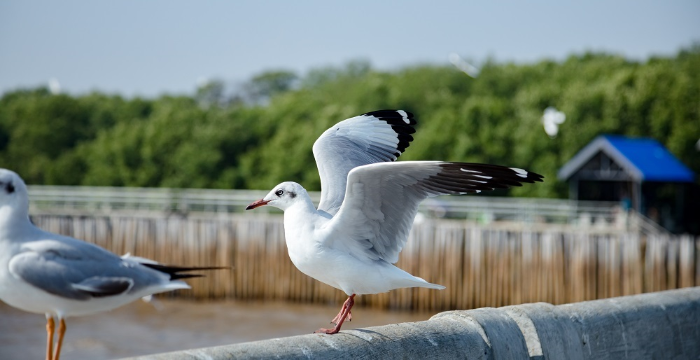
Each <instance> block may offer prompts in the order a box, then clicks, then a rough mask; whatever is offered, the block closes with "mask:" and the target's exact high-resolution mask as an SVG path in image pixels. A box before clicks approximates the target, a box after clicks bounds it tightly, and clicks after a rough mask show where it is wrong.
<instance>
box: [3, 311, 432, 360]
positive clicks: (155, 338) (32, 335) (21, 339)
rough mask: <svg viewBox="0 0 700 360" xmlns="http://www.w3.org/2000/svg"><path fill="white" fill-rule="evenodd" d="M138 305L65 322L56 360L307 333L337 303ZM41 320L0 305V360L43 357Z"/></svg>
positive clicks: (370, 317) (356, 322) (399, 317)
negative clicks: (65, 328) (62, 346)
mask: <svg viewBox="0 0 700 360" xmlns="http://www.w3.org/2000/svg"><path fill="white" fill-rule="evenodd" d="M156 305H158V306H154V305H152V304H148V303H145V302H142V301H137V302H135V303H132V304H129V305H127V306H124V307H122V308H119V309H116V310H114V311H111V312H108V313H102V314H96V315H92V316H85V317H77V318H69V319H68V320H67V321H66V326H67V329H68V330H67V332H66V337H65V341H64V348H63V351H62V354H61V355H62V356H61V358H62V359H66V360H71V359H114V358H120V357H127V356H135V355H146V354H154V353H159V352H168V351H176V350H183V349H191V348H199V347H208V346H217V345H226V344H234V343H239V342H246V341H255V340H263V339H270V338H277V337H283V336H292V335H303V334H310V333H312V332H313V331H314V330H316V329H317V328H319V327H328V326H330V324H329V321H330V320H331V319H332V318H333V317H334V316H335V314H336V313H337V312H338V310H340V306H341V305H342V304H341V303H339V304H333V306H331V305H330V304H329V305H306V304H290V303H281V302H275V303H252V302H233V301H226V302H210V303H203V302H189V301H181V300H180V301H178V300H159V301H158V304H156ZM432 315H433V314H429V313H409V312H386V311H377V310H372V309H366V308H355V309H353V320H352V322H350V323H347V322H346V323H345V324H344V325H343V329H354V328H360V327H367V326H377V325H386V324H391V323H398V322H408V321H422V320H427V319H428V318H430V316H432ZM45 325H46V319H45V318H44V316H42V315H37V314H30V313H25V312H22V311H20V310H17V309H14V308H12V307H10V306H7V305H5V304H3V303H1V302H0V359H2V360H11V359H42V358H43V357H44V356H45V351H46V348H45V344H46V329H45Z"/></svg>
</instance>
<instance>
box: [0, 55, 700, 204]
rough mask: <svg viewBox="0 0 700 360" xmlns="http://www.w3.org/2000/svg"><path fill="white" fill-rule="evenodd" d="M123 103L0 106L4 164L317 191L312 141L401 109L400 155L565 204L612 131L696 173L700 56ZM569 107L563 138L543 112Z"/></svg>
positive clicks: (41, 99)
mask: <svg viewBox="0 0 700 360" xmlns="http://www.w3.org/2000/svg"><path fill="white" fill-rule="evenodd" d="M224 90H225V89H223V88H222V84H221V83H210V84H208V85H207V86H205V87H203V88H200V89H199V90H198V91H197V93H196V94H195V95H193V96H192V97H171V96H163V97H160V98H157V99H141V98H135V99H124V98H122V97H119V96H110V95H103V94H98V93H93V94H89V95H83V96H68V95H52V94H50V93H49V92H48V91H47V90H46V89H35V90H22V91H15V92H11V93H7V94H5V95H4V96H3V97H2V98H1V99H0V164H1V165H0V166H1V167H6V168H10V169H13V170H15V171H17V172H18V173H20V174H21V175H22V176H23V177H24V178H25V179H26V180H27V182H28V183H32V184H71V185H77V184H83V185H114V186H166V187H215V188H250V189H268V188H270V187H272V186H274V185H275V184H276V183H278V182H280V181H283V180H295V181H298V182H300V183H301V184H303V185H305V186H306V187H307V188H308V189H313V190H315V189H319V188H320V186H319V179H318V174H317V171H316V167H315V163H314V160H313V154H312V152H311V145H312V144H313V142H314V140H315V139H316V138H317V137H318V136H319V135H320V134H321V133H322V132H323V131H324V130H325V129H326V128H327V127H329V126H330V125H332V124H333V123H335V122H337V121H339V120H342V119H345V118H348V117H351V116H354V115H357V114H361V113H364V112H367V111H371V110H376V109H383V108H400V109H406V110H409V111H412V112H414V113H415V114H416V116H417V118H418V132H417V133H416V135H415V139H416V140H415V141H414V143H413V145H412V146H411V147H410V148H409V149H408V151H407V152H406V153H405V154H404V155H403V156H402V159H403V160H409V159H410V160H418V159H421V160H437V159H439V160H455V161H469V162H489V163H495V164H502V165H509V166H515V167H521V168H526V169H529V170H532V171H535V172H539V173H542V174H543V175H545V177H546V179H545V183H544V184H539V185H537V186H527V187H523V188H517V189H514V190H513V191H512V192H511V193H512V194H514V195H518V196H538V197H563V196H566V185H565V184H563V183H561V182H558V181H557V180H556V172H557V170H558V169H559V168H560V167H561V165H562V164H564V163H565V162H566V161H567V160H568V159H570V158H571V157H572V156H573V155H574V154H575V153H576V152H577V151H578V150H579V149H581V147H583V146H584V145H586V144H587V143H588V142H589V141H591V140H592V139H593V138H594V137H595V136H597V135H599V134H603V133H608V134H626V135H632V136H651V137H654V138H656V139H658V140H659V141H661V142H662V143H663V144H665V145H666V146H667V147H668V148H669V149H670V151H671V152H672V153H674V154H675V155H676V156H677V157H678V158H679V159H681V161H683V162H684V163H685V164H687V165H689V166H690V167H691V168H692V169H693V170H694V171H695V172H696V173H700V156H698V155H699V153H698V151H697V150H696V147H695V146H696V142H697V141H698V139H700V49H699V48H697V47H696V48H693V49H691V50H685V51H682V52H680V53H679V54H678V55H677V56H675V57H672V58H653V59H649V60H648V61H645V62H642V63H640V62H633V61H629V60H625V59H624V58H621V57H617V56H611V55H605V54H586V55H582V56H572V57H570V58H569V59H567V60H565V61H563V62H553V61H542V62H539V63H535V64H526V65H516V64H499V63H493V62H489V63H486V64H485V65H484V66H483V68H482V69H481V73H480V75H479V76H478V78H476V79H473V78H470V77H467V76H466V75H465V74H463V73H461V72H459V71H458V70H456V69H455V68H453V67H451V66H415V67H410V68H406V69H403V70H400V71H395V72H381V71H375V70H372V69H371V68H370V67H369V66H368V65H367V64H365V63H362V62H353V63H350V64H348V65H347V66H345V67H343V68H327V69H318V70H314V71H312V72H310V73H309V74H307V75H306V76H304V77H301V78H299V77H297V76H296V75H295V74H293V73H290V72H287V71H272V72H269V73H265V74H260V75H258V76H256V77H254V78H253V79H251V81H250V82H249V83H247V84H246V85H245V86H244V90H246V91H247V92H246V93H245V94H244V95H246V96H243V95H241V93H238V94H235V95H233V96H229V97H227V96H226V95H224V94H225V91H224ZM548 106H554V107H556V108H557V109H559V110H561V111H563V112H564V113H566V116H567V120H566V122H565V123H564V124H563V125H561V127H560V131H559V134H558V136H557V137H556V138H553V139H552V138H550V137H549V136H547V134H545V132H544V130H543V126H542V113H543V110H544V109H545V108H546V107H548Z"/></svg>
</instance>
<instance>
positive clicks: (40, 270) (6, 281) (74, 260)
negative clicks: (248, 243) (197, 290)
mask: <svg viewBox="0 0 700 360" xmlns="http://www.w3.org/2000/svg"><path fill="white" fill-rule="evenodd" d="M28 210H29V199H28V196H27V187H26V186H25V184H24V181H22V179H21V178H20V177H19V175H17V174H16V173H14V172H12V171H10V170H6V169H0V300H2V301H4V302H5V303H7V304H9V305H11V306H14V307H16V308H18V309H22V310H24V311H28V312H33V313H39V314H45V315H46V320H47V323H46V330H47V333H48V334H47V335H48V337H47V344H46V359H47V360H52V359H53V360H58V359H59V357H60V354H61V346H62V343H63V336H64V334H65V331H66V324H65V319H66V318H67V317H70V316H81V315H90V314H94V313H98V312H102V311H108V310H112V309H114V308H117V307H119V306H122V305H124V304H127V303H129V302H131V301H134V300H136V299H139V298H142V297H145V296H148V295H151V294H156V293H161V292H165V291H171V290H177V289H188V288H189V285H187V284H186V283H185V282H183V281H179V280H178V279H185V278H190V277H198V276H202V275H197V274H183V273H184V272H188V271H192V270H208V269H216V268H193V267H174V266H165V265H160V264H158V263H156V262H155V261H152V260H148V259H144V258H139V257H132V256H129V255H125V256H124V257H119V256H117V255H114V254H112V253H111V252H109V251H107V250H105V249H103V248H101V247H99V246H96V245H93V244H89V243H86V242H83V241H80V240H77V239H73V238H70V237H66V236H61V235H57V234H53V233H49V232H46V231H43V230H41V229H39V228H37V227H36V226H34V225H33V224H32V223H31V222H30V221H29V213H28ZM54 319H57V320H58V321H59V327H58V340H57V342H56V349H55V352H54V348H53V342H54V341H53V337H54V326H55V320H54Z"/></svg>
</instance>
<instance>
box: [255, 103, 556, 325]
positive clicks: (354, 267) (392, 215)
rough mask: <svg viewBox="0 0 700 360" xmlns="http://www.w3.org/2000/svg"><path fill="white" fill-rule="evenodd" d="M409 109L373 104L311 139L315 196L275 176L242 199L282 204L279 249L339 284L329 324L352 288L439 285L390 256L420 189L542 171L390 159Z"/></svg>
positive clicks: (406, 133)
mask: <svg viewBox="0 0 700 360" xmlns="http://www.w3.org/2000/svg"><path fill="white" fill-rule="evenodd" d="M414 124H415V120H414V118H413V114H411V113H409V112H407V111H403V110H380V111H374V112H369V113H366V114H363V115H360V116H356V117H353V118H350V119H347V120H344V121H341V122H340V123H338V124H336V125H334V126H333V127H331V128H330V129H328V130H326V131H325V132H324V133H323V135H321V137H319V138H318V140H316V143H315V144H314V146H313V152H314V157H315V158H316V165H317V166H318V170H319V173H320V176H321V202H320V203H319V206H318V209H316V208H315V207H314V204H313V203H312V202H311V198H309V195H308V194H307V192H306V190H305V189H304V188H303V187H302V186H301V185H299V184H297V183H295V182H283V183H281V184H279V185H277V186H275V188H274V189H273V190H272V191H270V193H268V194H267V195H266V196H265V197H264V198H263V199H261V200H258V201H256V202H254V203H252V204H250V205H249V206H248V207H247V208H246V209H247V210H250V209H254V208H257V207H259V206H263V205H272V206H274V207H277V208H279V209H281V210H283V211H284V231H285V238H286V242H287V248H288V251H289V257H290V259H291V260H292V262H293V263H294V265H295V266H296V267H297V268H298V269H299V270H301V272H303V273H304V274H306V275H308V276H311V277H312V278H314V279H316V280H319V281H321V282H323V283H325V284H328V285H330V286H333V287H335V288H337V289H340V290H342V291H344V292H345V293H346V294H347V295H348V299H347V300H346V301H345V303H344V304H343V307H342V308H341V310H340V312H339V313H338V315H337V316H336V317H335V318H334V319H333V321H332V323H334V324H336V326H335V327H334V328H332V329H323V328H322V329H319V330H317V331H316V332H320V333H326V334H335V333H337V332H338V331H340V327H341V326H342V324H343V321H345V320H346V319H348V320H350V319H351V318H352V316H351V314H350V310H351V309H352V306H353V304H354V298H355V295H360V294H377V293H382V292H386V291H389V290H393V289H398V288H405V287H425V288H431V289H444V288H445V287H444V286H441V285H437V284H431V283H429V282H427V281H425V280H423V279H421V278H419V277H415V276H413V275H411V274H409V273H407V272H405V271H403V270H401V269H399V268H397V267H396V266H394V265H392V264H394V263H396V262H397V261H398V259H399V252H401V249H402V248H403V247H404V245H405V244H406V239H407V238H408V234H409V232H410V230H411V226H412V225H413V219H414V218H415V215H416V212H417V211H418V204H419V203H420V202H421V201H422V200H423V199H425V198H427V197H431V196H437V195H444V194H474V193H479V192H481V191H485V190H493V189H494V188H507V187H510V186H521V183H532V182H535V181H542V176H540V175H538V174H535V173H532V172H528V171H525V170H522V169H517V168H508V167H503V166H498V165H486V164H470V163H456V162H443V161H404V162H391V161H394V160H396V159H397V157H398V156H399V155H401V153H402V152H403V151H404V150H406V148H407V147H408V146H409V144H410V142H411V141H412V140H413V137H412V136H411V135H410V134H412V133H414V132H415V130H414V129H413V125H414Z"/></svg>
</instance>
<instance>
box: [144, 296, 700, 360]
mask: <svg viewBox="0 0 700 360" xmlns="http://www.w3.org/2000/svg"><path fill="white" fill-rule="evenodd" d="M699 357H700V287H695V288H686V289H680V290H671V291H663V292H657V293H649V294H642V295H635V296H627V297H619V298H612V299H605V300H596V301H587V302H581V303H574V304H566V305H559V306H553V305H551V304H547V303H535V304H524V305H517V306H507V307H502V308H497V309H496V308H481V309H475V310H466V311H448V312H444V313H440V314H437V315H435V316H433V317H432V318H431V319H430V320H428V321H422V322H416V323H403V324H392V325H386V326H379V327H372V328H367V329H356V330H347V331H342V332H341V333H340V334H336V335H317V334H313V335H302V336H294V337H288V338H280V339H271V340H264V341H256V342H250V343H242V344H235V345H228V346H219V347H212V348H205V349H196V350H186V351H180V352H173V353H167V354H158V355H150V356H145V357H141V358H139V359H169V360H185V359H188V360H189V359H208V360H222V359H243V358H255V359H267V358H283V359H296V358H299V359H326V358H328V359H330V358H332V359H356V358H362V359H383V358H419V359H438V358H439V359H450V358H460V359H697V358H699Z"/></svg>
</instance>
